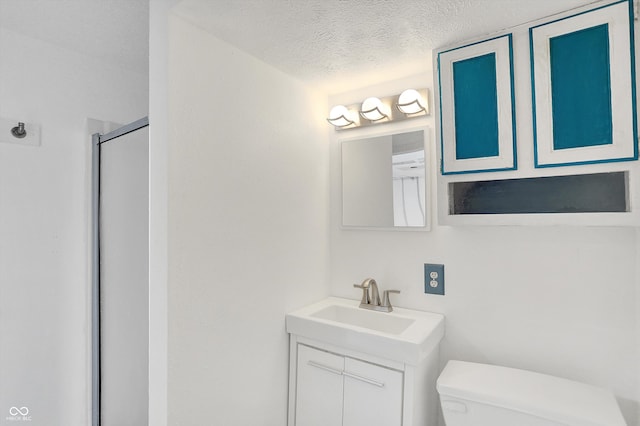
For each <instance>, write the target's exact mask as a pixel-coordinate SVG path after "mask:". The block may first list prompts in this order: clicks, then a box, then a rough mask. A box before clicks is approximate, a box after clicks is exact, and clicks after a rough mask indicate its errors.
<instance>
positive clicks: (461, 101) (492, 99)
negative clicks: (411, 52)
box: [437, 34, 517, 175]
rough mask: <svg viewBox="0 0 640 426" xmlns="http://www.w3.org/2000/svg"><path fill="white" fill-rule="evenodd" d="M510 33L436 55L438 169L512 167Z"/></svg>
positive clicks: (446, 171) (450, 171)
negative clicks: (438, 136)
mask: <svg viewBox="0 0 640 426" xmlns="http://www.w3.org/2000/svg"><path fill="white" fill-rule="evenodd" d="M512 50H513V49H512V41H511V34H506V35H504V36H500V37H495V38H492V39H490V40H485V41H483V42H480V43H472V44H469V45H466V46H460V47H456V48H454V49H449V50H446V51H443V52H439V53H438V55H437V63H438V82H439V93H440V96H439V99H440V109H439V111H440V123H439V124H440V132H439V135H440V146H441V153H442V174H445V175H446V174H455V173H469V172H479V171H497V170H515V169H516V167H517V165H516V132H515V129H516V127H515V125H516V123H515V117H516V116H515V109H514V108H515V106H514V102H513V99H514V94H515V92H514V88H513V61H512Z"/></svg>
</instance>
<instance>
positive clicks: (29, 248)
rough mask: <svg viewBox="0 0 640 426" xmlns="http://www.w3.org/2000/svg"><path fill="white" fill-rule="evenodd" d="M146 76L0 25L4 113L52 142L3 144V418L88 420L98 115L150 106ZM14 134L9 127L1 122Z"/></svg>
mask: <svg viewBox="0 0 640 426" xmlns="http://www.w3.org/2000/svg"><path fill="white" fill-rule="evenodd" d="M147 93H148V86H147V76H145V75H139V74H136V73H133V72H129V71H124V70H121V69H119V68H117V67H115V66H109V65H107V64H101V63H100V61H99V60H97V59H95V58H89V57H85V56H82V55H79V54H76V53H74V52H71V51H68V50H65V49H62V48H59V47H57V46H55V45H51V44H49V43H46V42H42V41H38V40H35V39H31V38H28V37H25V36H22V35H20V34H17V33H15V32H12V31H8V30H4V29H2V30H0V117H9V118H16V119H20V120H23V121H25V122H28V123H29V122H31V123H36V124H38V125H40V126H41V132H42V145H41V146H40V147H24V146H20V145H16V144H6V143H0V377H1V380H0V424H5V423H4V422H5V421H6V417H7V416H8V415H9V408H10V407H11V406H18V407H22V406H26V407H28V408H29V410H30V415H31V419H32V421H31V422H30V424H31V425H33V426H37V425H46V426H49V425H56V424H64V425H69V426H84V425H86V424H87V423H88V421H89V418H90V417H89V402H90V400H89V398H90V392H89V390H90V388H89V383H90V382H89V380H90V347H89V342H90V335H89V332H90V312H89V300H90V293H89V288H90V285H89V271H88V264H89V243H88V238H89V232H88V230H89V200H90V197H89V183H90V178H89V177H90V169H89V164H90V162H89V158H90V145H89V138H88V137H87V134H86V131H87V128H86V119H87V118H89V117H92V118H96V119H101V120H107V121H114V122H121V123H126V122H129V121H133V120H135V119H137V118H140V117H143V116H145V115H147V103H148V96H147ZM0 131H2V132H8V131H9V129H0Z"/></svg>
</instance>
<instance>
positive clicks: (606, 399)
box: [437, 361, 626, 426]
mask: <svg viewBox="0 0 640 426" xmlns="http://www.w3.org/2000/svg"><path fill="white" fill-rule="evenodd" d="M437 388H438V393H440V396H441V397H442V396H449V397H454V398H460V399H465V400H468V401H473V402H477V403H483V404H487V405H492V406H497V407H501V408H506V409H510V410H514V411H519V412H522V413H525V414H529V415H532V416H537V417H541V418H544V419H547V420H551V421H557V422H559V423H562V424H566V425H572V426H626V423H625V421H624V418H623V417H622V413H621V412H620V408H619V407H618V404H617V402H616V400H615V398H614V396H613V394H612V393H611V392H610V391H608V390H605V389H601V388H598V387H595V386H590V385H586V384H584V383H578V382H573V381H571V380H567V379H562V378H559V377H554V376H548V375H545V374H540V373H534V372H531V371H525V370H518V369H514V368H507V367H498V366H495V365H487V364H476V363H471V362H463V361H449V362H448V363H447V366H446V367H445V369H444V370H443V371H442V373H441V374H440V377H439V378H438V382H437Z"/></svg>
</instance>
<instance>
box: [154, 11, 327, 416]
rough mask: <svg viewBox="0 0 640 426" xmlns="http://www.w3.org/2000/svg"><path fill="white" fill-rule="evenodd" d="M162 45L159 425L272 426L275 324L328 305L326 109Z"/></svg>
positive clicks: (178, 41) (249, 61)
mask: <svg viewBox="0 0 640 426" xmlns="http://www.w3.org/2000/svg"><path fill="white" fill-rule="evenodd" d="M169 34H170V37H169V129H170V130H169V192H168V196H169V198H168V213H169V216H168V222H169V225H168V256H169V261H168V274H169V275H168V277H169V281H168V321H169V326H168V365H169V370H168V408H169V414H168V418H169V420H168V423H169V424H181V425H196V426H200V425H203V424H220V425H235V426H242V425H247V426H249V425H284V424H285V423H286V409H287V375H288V374H287V373H288V370H287V365H288V336H287V334H286V332H285V323H284V318H285V314H286V313H287V312H288V311H290V310H293V309H295V308H297V307H300V306H303V305H305V304H308V303H311V302H313V301H316V300H318V299H320V298H322V297H324V296H326V295H327V294H328V288H327V287H328V286H327V284H326V282H327V280H326V274H327V271H328V263H327V260H328V220H329V217H328V196H329V183H328V182H329V173H328V171H329V163H328V162H329V150H328V144H327V133H326V132H327V126H326V122H324V120H323V116H324V113H325V111H326V97H324V96H320V95H319V94H316V93H313V92H311V91H309V90H308V89H306V88H305V87H304V86H303V85H302V84H300V83H299V82H297V81H296V80H294V79H292V78H291V77H288V76H286V75H284V74H282V73H281V72H279V71H277V70H275V69H273V68H271V67H269V66H267V65H265V64H264V63H261V62H260V61H258V60H256V59H254V58H253V57H251V56H248V55H247V54H245V53H243V52H241V51H239V50H237V49H235V48H233V47H231V46H229V45H228V44H225V43H223V42H221V41H219V40H218V39H216V38H214V37H212V36H210V35H209V34H207V33H206V32H204V31H203V30H200V29H199V28H196V27H194V26H193V25H191V24H189V23H187V22H185V21H183V20H182V19H180V18H177V17H171V19H170V32H169ZM152 139H153V137H152Z"/></svg>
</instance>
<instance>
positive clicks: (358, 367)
mask: <svg viewBox="0 0 640 426" xmlns="http://www.w3.org/2000/svg"><path fill="white" fill-rule="evenodd" d="M343 374H344V419H343V426H400V425H402V385H403V374H402V372H400V371H396V370H391V369H388V368H384V367H380V366H378V365H374V364H369V363H367V362H362V361H358V360H355V359H351V358H346V359H345V368H344V373H343Z"/></svg>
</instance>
